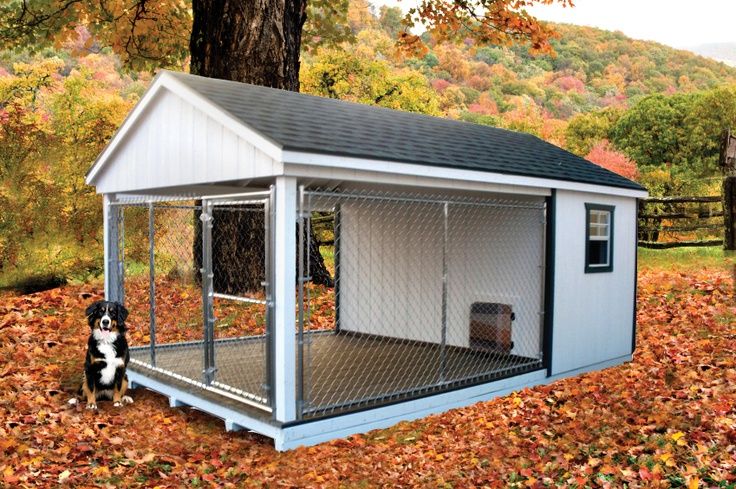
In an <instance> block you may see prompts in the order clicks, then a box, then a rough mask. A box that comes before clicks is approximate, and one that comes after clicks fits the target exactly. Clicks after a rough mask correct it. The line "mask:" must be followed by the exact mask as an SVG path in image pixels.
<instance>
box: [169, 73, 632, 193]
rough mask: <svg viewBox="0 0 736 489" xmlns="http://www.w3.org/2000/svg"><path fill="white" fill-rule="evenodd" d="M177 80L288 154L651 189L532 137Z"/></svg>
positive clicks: (227, 84)
mask: <svg viewBox="0 0 736 489" xmlns="http://www.w3.org/2000/svg"><path fill="white" fill-rule="evenodd" d="M169 74H171V75H173V76H175V77H176V79H177V80H179V81H181V82H182V83H184V84H185V85H187V86H188V87H189V88H191V89H193V90H195V91H196V92H198V93H200V94H201V95H203V96H204V97H205V98H207V99H208V100H210V101H211V102H212V103H214V104H215V105H217V106H219V107H220V108H221V109H223V110H224V111H226V112H228V113H229V114H230V115H232V116H233V117H235V118H236V119H238V120H240V121H242V122H243V123H244V124H246V125H247V126H249V127H250V128H251V129H253V130H255V131H256V132H258V133H260V134H261V135H263V136H265V137H267V138H268V139H271V140H272V141H274V142H275V143H276V144H278V145H280V146H281V147H282V148H283V149H284V150H292V151H304V152H309V153H321V154H329V155H340V156H353V157H358V158H368V159H375V160H388V161H397V162H403V163H415V164H420V165H427V166H433V167H445V168H459V169H466V170H478V171H487V172H494V173H506V174H511V175H523V176H530V177H541V178H550V179H557V180H566V181H572V182H581V183H591V184H596V185H605V186H611V187H619V188H626V189H634V190H644V188H643V187H642V186H640V185H639V184H637V183H635V182H632V181H630V180H628V179H626V178H624V177H622V176H620V175H617V174H615V173H613V172H611V171H608V170H606V169H604V168H601V167H599V166H597V165H594V164H593V163H591V162H589V161H587V160H585V159H583V158H580V157H578V156H576V155H574V154H572V153H570V152H568V151H565V150H564V149H561V148H559V147H557V146H555V145H553V144H550V143H547V142H546V141H543V140H541V139H539V138H538V137H536V136H532V135H530V134H525V133H520V132H514V131H508V130H505V129H499V128H494V127H489V126H483V125H479V124H471V123H467V122H460V121H454V120H451V119H443V118H439V117H431V116H426V115H420V114H414V113H409V112H401V111H398V110H392V109H386V108H382V107H374V106H369V105H362V104H356V103H351V102H344V101H341V100H335V99H328V98H322V97H315V96H312V95H305V94H300V93H295V92H289V91H285V90H277V89H273V88H267V87H261V86H256V85H248V84H245V83H238V82H232V81H225V80H216V79H212V78H204V77H200V76H194V75H189V74H185V73H177V72H169Z"/></svg>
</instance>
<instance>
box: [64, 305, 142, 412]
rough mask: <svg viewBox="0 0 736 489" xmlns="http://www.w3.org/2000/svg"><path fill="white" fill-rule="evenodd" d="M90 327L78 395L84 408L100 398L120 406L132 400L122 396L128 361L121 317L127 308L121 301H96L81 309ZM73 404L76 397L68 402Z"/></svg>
mask: <svg viewBox="0 0 736 489" xmlns="http://www.w3.org/2000/svg"><path fill="white" fill-rule="evenodd" d="M85 314H86V315H87V323H88V324H89V327H90V329H91V330H92V332H91V334H90V335H89V340H87V355H86V357H85V359H84V376H83V378H82V385H81V387H80V388H79V393H78V394H79V395H80V396H81V395H83V396H84V398H85V399H86V401H87V409H97V401H98V400H100V399H112V401H113V405H114V406H116V407H120V406H122V405H124V404H130V403H132V402H133V399H131V398H130V397H129V396H126V395H125V391H126V390H127V389H128V377H127V376H126V375H125V368H126V367H127V366H128V361H129V360H130V353H129V352H128V342H127V341H126V339H125V329H126V328H125V319H126V318H127V317H128V311H127V309H125V307H123V305H122V304H119V303H117V302H109V301H97V302H95V303H94V304H91V305H90V306H89V307H88V308H87V310H86V311H85ZM70 403H71V404H76V400H72V401H70Z"/></svg>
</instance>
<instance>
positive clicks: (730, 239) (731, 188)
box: [720, 131, 736, 250]
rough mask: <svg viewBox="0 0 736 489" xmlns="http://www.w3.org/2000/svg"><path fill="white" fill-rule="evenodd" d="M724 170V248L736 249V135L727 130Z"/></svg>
mask: <svg viewBox="0 0 736 489" xmlns="http://www.w3.org/2000/svg"><path fill="white" fill-rule="evenodd" d="M720 164H721V169H722V170H723V224H724V227H725V230H724V231H725V232H724V239H723V248H724V249H725V250H736V136H735V135H733V134H731V132H730V131H726V133H725V134H724V136H723V143H722V145H721V161H720Z"/></svg>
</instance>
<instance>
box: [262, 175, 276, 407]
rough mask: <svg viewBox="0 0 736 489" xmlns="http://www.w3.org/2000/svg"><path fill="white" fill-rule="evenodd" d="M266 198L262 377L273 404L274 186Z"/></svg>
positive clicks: (264, 212)
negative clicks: (263, 375) (263, 364)
mask: <svg viewBox="0 0 736 489" xmlns="http://www.w3.org/2000/svg"><path fill="white" fill-rule="evenodd" d="M268 190H269V194H268V198H267V199H266V200H265V201H264V204H263V205H264V209H263V232H264V255H265V256H264V260H265V267H266V280H265V282H264V283H263V287H264V293H265V295H266V331H265V337H266V338H265V341H266V368H265V373H266V378H265V379H264V381H265V385H264V386H263V387H264V390H265V392H266V399H267V404H268V405H269V406H273V386H272V383H273V360H274V352H273V347H274V343H273V241H274V235H273V209H274V202H273V199H274V186H273V185H271V186H270V187H269V189H268Z"/></svg>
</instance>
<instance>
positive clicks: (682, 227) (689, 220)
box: [638, 195, 724, 249]
mask: <svg viewBox="0 0 736 489" xmlns="http://www.w3.org/2000/svg"><path fill="white" fill-rule="evenodd" d="M723 217H724V212H723V198H722V196H720V195H712V196H710V195H709V196H701V197H657V198H651V199H642V200H640V201H639V236H638V239H639V246H642V247H644V248H656V249H663V248H677V247H682V246H718V245H722V244H723V232H724V219H723Z"/></svg>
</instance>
